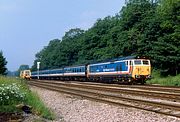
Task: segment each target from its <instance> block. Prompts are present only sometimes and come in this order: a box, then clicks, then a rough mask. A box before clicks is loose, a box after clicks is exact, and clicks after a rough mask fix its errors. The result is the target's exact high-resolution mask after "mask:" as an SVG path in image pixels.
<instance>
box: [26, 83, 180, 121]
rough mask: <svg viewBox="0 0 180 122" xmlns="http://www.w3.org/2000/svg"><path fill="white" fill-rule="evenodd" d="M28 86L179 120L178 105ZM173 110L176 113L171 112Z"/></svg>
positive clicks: (53, 87)
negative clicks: (151, 112)
mask: <svg viewBox="0 0 180 122" xmlns="http://www.w3.org/2000/svg"><path fill="white" fill-rule="evenodd" d="M29 84H30V85H35V86H39V87H43V88H48V89H51V90H56V91H61V92H62V91H63V90H64V91H66V92H68V93H69V94H76V95H78V96H83V97H89V98H91V99H96V100H100V101H105V102H108V103H109V102H110V103H113V104H119V105H124V106H128V107H134V108H138V109H143V110H148V111H154V112H157V113H161V114H166V115H170V116H175V117H179V118H180V106H179V105H173V104H167V103H160V102H155V101H147V100H140V99H133V98H126V97H120V96H117V95H110V94H104V93H98V92H96V91H88V90H86V89H84V90H83V89H79V88H69V87H67V86H65V87H64V86H58V85H55V84H47V83H38V82H30V83H29ZM87 94H88V95H87ZM114 100H115V101H114ZM116 100H118V101H116ZM119 100H120V101H126V104H125V103H124V102H123V103H122V102H119ZM127 102H129V103H130V104H127ZM132 103H133V104H132ZM134 104H136V105H134ZM143 104H144V105H143ZM147 105H148V106H147ZM154 106H155V108H154ZM166 110H168V111H166ZM174 110H175V111H176V112H173V111H174Z"/></svg>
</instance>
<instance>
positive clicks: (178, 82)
mask: <svg viewBox="0 0 180 122" xmlns="http://www.w3.org/2000/svg"><path fill="white" fill-rule="evenodd" d="M152 77H153V78H152V79H151V80H148V81H146V82H147V83H148V84H160V85H163V86H180V74H179V75H177V76H167V77H161V76H160V72H159V71H153V72H152Z"/></svg>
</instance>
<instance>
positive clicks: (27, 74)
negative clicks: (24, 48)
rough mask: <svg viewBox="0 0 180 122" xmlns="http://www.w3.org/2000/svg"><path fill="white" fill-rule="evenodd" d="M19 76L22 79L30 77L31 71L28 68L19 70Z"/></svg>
mask: <svg viewBox="0 0 180 122" xmlns="http://www.w3.org/2000/svg"><path fill="white" fill-rule="evenodd" d="M20 77H21V78H23V79H28V80H30V79H31V71H30V70H23V71H21V72H20Z"/></svg>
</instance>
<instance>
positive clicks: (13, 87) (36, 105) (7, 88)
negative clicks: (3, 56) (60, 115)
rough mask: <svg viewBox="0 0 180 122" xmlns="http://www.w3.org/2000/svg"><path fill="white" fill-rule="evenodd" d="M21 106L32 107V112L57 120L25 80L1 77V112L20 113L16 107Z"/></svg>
mask: <svg viewBox="0 0 180 122" xmlns="http://www.w3.org/2000/svg"><path fill="white" fill-rule="evenodd" d="M19 104H24V105H29V106H32V112H33V113H35V114H37V115H40V116H42V117H43V118H46V119H50V120H53V119H54V118H55V115H54V114H53V112H52V111H50V110H49V109H48V108H47V107H46V106H45V105H44V103H43V102H42V101H41V100H40V98H39V97H38V95H37V93H34V92H32V91H30V89H29V87H28V85H27V83H26V81H25V80H22V79H18V78H9V77H4V76H0V112H6V113H12V112H20V109H18V108H17V107H16V105H19Z"/></svg>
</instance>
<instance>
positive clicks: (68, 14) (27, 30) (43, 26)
mask: <svg viewBox="0 0 180 122" xmlns="http://www.w3.org/2000/svg"><path fill="white" fill-rule="evenodd" d="M124 1H125V0H0V50H2V51H3V53H4V56H5V58H6V60H7V61H8V64H7V68H8V69H9V70H11V71H15V70H17V69H18V68H19V66H20V65H21V64H28V65H29V66H30V67H31V66H32V64H33V61H34V59H35V54H36V53H37V52H39V51H40V50H41V49H43V47H44V46H47V45H48V42H49V41H50V40H52V39H57V38H58V39H61V38H62V36H63V35H64V34H65V32H66V31H68V30H69V29H71V28H76V27H79V28H81V29H88V28H90V27H91V26H92V25H93V24H94V23H95V22H96V20H97V19H98V18H104V17H106V16H108V15H110V16H113V15H115V14H116V13H118V12H119V11H120V10H121V8H122V6H123V5H124V3H125V2H124Z"/></svg>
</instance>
